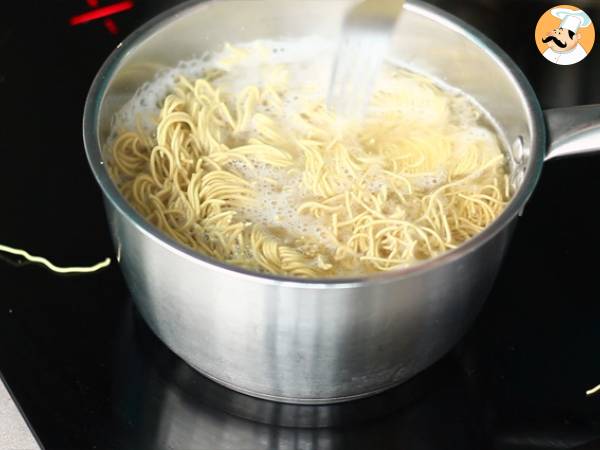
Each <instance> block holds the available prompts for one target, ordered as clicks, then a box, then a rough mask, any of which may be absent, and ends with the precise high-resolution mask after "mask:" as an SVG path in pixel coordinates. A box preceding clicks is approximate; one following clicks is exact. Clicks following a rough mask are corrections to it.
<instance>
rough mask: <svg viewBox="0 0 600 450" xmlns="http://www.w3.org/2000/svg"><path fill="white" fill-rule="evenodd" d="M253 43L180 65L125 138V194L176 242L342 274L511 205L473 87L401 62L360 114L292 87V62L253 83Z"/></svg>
mask: <svg viewBox="0 0 600 450" xmlns="http://www.w3.org/2000/svg"><path fill="white" fill-rule="evenodd" d="M252 48H257V47H243V48H234V47H230V46H229V47H227V48H226V50H225V51H224V53H223V57H222V58H221V60H220V65H219V64H217V63H215V64H214V65H213V66H212V67H211V66H208V67H207V68H206V69H205V70H204V73H203V75H202V76H201V77H199V78H197V79H188V78H186V77H184V76H180V77H179V78H178V81H177V82H176V84H175V85H174V86H173V87H172V89H171V92H170V93H169V94H168V95H167V96H166V98H164V100H163V101H162V103H161V104H160V115H159V117H158V118H157V119H156V124H155V126H154V127H152V128H148V127H147V126H146V127H144V126H143V124H141V123H138V125H137V127H130V128H129V129H118V130H117V131H116V132H115V134H114V139H113V140H112V141H111V143H110V148H109V153H108V158H107V160H108V167H109V170H110V171H111V176H112V178H113V180H114V181H115V182H116V183H117V185H118V187H119V189H120V190H121V192H122V193H123V195H124V196H125V197H126V198H127V200H128V201H129V202H130V203H131V204H132V205H133V206H134V208H135V209H136V210H137V211H139V213H140V214H142V215H143V216H144V217H145V218H147V220H149V221H150V222H151V223H152V224H154V225H155V226H156V227H158V228H160V229H161V230H163V231H164V232H165V233H167V234H168V235H170V236H172V237H173V238H175V239H176V240H177V241H179V242H181V243H182V244H185V245H187V246H189V247H191V248H192V249H195V250H197V251H198V252H201V253H203V254H206V255H209V256H212V257H214V258H216V259H218V260H221V261H224V262H227V263H230V264H234V265H238V266H241V267H245V268H247V269H251V270H255V271H260V272H267V273H273V274H282V275H291V276H298V277H323V276H340V275H341V276H343V275H352V274H357V273H369V272H376V271H387V270H392V269H395V268H398V267H404V266H408V265H410V264H413V263H415V262H418V261H420V260H424V259H427V258H432V257H435V256H436V255H439V254H441V253H443V252H445V251H447V250H449V249H453V248H455V247H457V246H458V245H460V244H461V243H462V242H464V241H466V240H467V239H469V238H471V237H472V236H474V235H476V234H477V233H479V232H480V231H481V230H483V229H484V228H485V227H486V226H488V225H489V224H490V222H492V221H493V220H494V218H496V217H497V216H498V214H499V213H500V212H501V211H502V210H503V208H504V206H505V204H506V202H507V200H508V199H509V197H510V188H509V184H508V176H507V173H506V168H505V166H506V161H505V157H504V155H503V153H502V151H501V149H500V146H499V144H498V140H497V138H496V136H495V134H494V133H492V132H491V131H489V130H488V129H487V128H485V127H482V126H481V125H478V123H479V120H480V112H479V110H478V109H477V108H476V107H474V106H473V105H472V103H471V102H470V101H469V100H467V99H466V98H465V97H464V96H462V95H458V94H454V93H450V92H447V91H445V90H442V89H440V88H439V87H437V86H436V85H435V84H434V83H433V82H432V81H431V80H429V79H428V78H425V77H422V76H419V75H416V74H413V73H410V72H407V71H404V70H401V69H398V68H394V67H391V66H390V67H387V68H386V69H385V71H384V74H383V75H382V80H380V82H378V86H377V89H376V90H375V94H374V97H373V99H372V102H371V105H370V107H369V111H368V114H367V116H366V118H365V119H364V120H363V121H362V122H361V123H349V122H345V121H344V120H342V119H341V118H339V117H336V115H335V114H334V113H332V112H331V111H329V110H328V109H327V107H326V106H325V104H324V101H323V98H324V97H323V96H319V95H317V94H314V89H313V88H311V87H306V89H304V87H303V86H300V87H298V86H296V87H294V89H292V84H291V81H290V79H291V78H292V75H293V73H292V72H293V68H291V67H289V66H287V65H285V64H275V63H273V64H270V63H269V62H268V61H267V62H263V63H262V65H261V66H260V68H261V71H262V72H261V77H260V82H256V83H253V84H249V85H247V86H245V87H243V88H240V86H239V82H238V81H237V78H239V77H242V75H243V74H244V71H248V70H249V69H248V66H247V65H244V61H247V60H248V59H249V58H252V57H253V54H252V50H251V49H252ZM264 59H265V57H264V56H263V60H264ZM234 81H235V83H234ZM236 83H237V84H236ZM306 85H307V86H308V83H307V84H306ZM302 89H304V90H302ZM311 89H313V90H311ZM304 94H306V95H304ZM290 105H292V106H293V107H292V106H290ZM117 125H118V123H117Z"/></svg>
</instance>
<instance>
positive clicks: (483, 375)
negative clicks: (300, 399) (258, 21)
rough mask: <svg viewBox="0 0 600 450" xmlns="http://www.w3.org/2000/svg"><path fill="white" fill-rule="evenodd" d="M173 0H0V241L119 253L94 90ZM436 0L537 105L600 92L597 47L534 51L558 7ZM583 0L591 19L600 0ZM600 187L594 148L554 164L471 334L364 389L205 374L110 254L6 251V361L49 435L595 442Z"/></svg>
mask: <svg viewBox="0 0 600 450" xmlns="http://www.w3.org/2000/svg"><path fill="white" fill-rule="evenodd" d="M175 3H177V2H175V1H160V2H158V1H156V2H150V1H148V0H146V1H142V0H128V1H118V0H102V1H100V0H87V1H86V0H57V1H53V2H26V1H22V2H5V3H3V6H2V8H3V9H4V11H3V12H2V14H0V22H1V25H2V26H1V27H0V50H1V51H0V58H1V59H0V61H1V62H0V100H1V102H2V103H1V104H2V108H1V112H0V118H1V126H0V155H1V157H0V158H1V159H0V161H1V163H0V169H1V172H0V173H1V176H0V192H2V213H0V218H1V219H0V242H2V243H5V244H8V245H13V246H17V247H22V248H27V249H28V250H30V251H31V252H32V253H35V254H41V255H45V256H48V257H51V258H52V259H53V260H54V261H55V262H56V263H59V264H64V265H72V264H86V263H90V264H92V263H95V262H97V261H99V260H101V259H103V258H104V257H105V256H113V249H112V245H111V242H110V238H109V233H108V227H107V224H106V220H105V217H104V211H103V206H102V198H101V194H100V191H99V189H98V188H97V186H96V185H95V182H94V180H93V177H92V175H91V172H90V170H89V168H88V165H87V162H86V159H85V155H84V151H83V144H82V138H81V117H82V111H83V104H84V101H85V96H86V93H87V90H88V88H89V86H90V83H91V81H92V78H93V76H94V74H95V72H96V71H97V70H98V68H99V66H100V65H101V63H102V62H103V60H104V59H105V58H106V56H107V55H108V54H109V52H110V51H111V50H112V49H113V48H114V47H115V46H116V45H117V44H118V43H119V41H120V40H121V39H123V37H124V36H126V35H127V34H128V33H129V32H131V31H132V30H133V29H134V28H135V27H137V26H139V25H140V24H142V23H143V22H144V21H146V20H147V19H149V18H150V17H153V16H155V15H156V14H158V13H160V12H161V11H162V10H164V9H166V8H168V7H170V6H173V5H174V4H175ZM435 3H437V4H438V5H439V6H440V7H442V8H444V9H447V10H448V11H450V12H452V13H454V14H456V15H458V16H459V17H461V18H462V19H464V20H465V21H467V22H468V23H471V24H472V25H474V26H475V27H477V28H479V29H480V30H482V31H483V32H484V33H485V34H487V35H488V36H489V37H490V38H492V39H493V40H495V41H496V42H497V43H498V44H499V45H500V46H501V47H503V48H504V50H505V51H506V52H507V53H508V54H509V55H510V56H511V57H513V58H514V59H515V60H516V62H517V63H518V65H519V66H520V67H521V69H522V70H523V72H524V73H525V75H526V76H527V77H528V78H529V80H530V82H531V83H532V85H533V87H534V90H535V91H536V93H537V94H538V96H539V98H540V102H541V104H542V106H543V107H544V108H552V107H559V106H570V105H576V104H586V103H600V83H598V80H600V50H598V49H596V50H594V51H592V52H591V53H590V55H589V56H588V57H587V58H586V59H585V60H584V61H582V62H581V63H579V64H577V65H574V66H555V65H553V64H551V63H549V62H548V61H546V60H545V59H544V58H542V57H541V55H540V54H539V53H538V52H537V50H536V48H535V45H534V41H533V30H534V28H535V24H536V22H537V19H538V18H539V16H540V15H541V14H542V13H543V12H544V11H545V10H547V9H548V8H549V7H551V6H553V4H552V3H550V2H547V1H541V0H540V1H523V0H513V1H500V0H470V1H465V2H451V1H442V0H439V1H437V2H435ZM577 6H581V7H582V8H584V9H585V10H586V11H587V12H588V14H590V16H591V17H592V19H593V20H596V23H600V3H598V2H592V1H581V2H580V4H578V5H577ZM481 76H485V74H481ZM599 147H600V143H599ZM598 198H600V156H587V157H578V158H573V159H569V160H557V161H552V162H549V163H548V164H547V165H546V167H545V168H544V173H543V176H542V179H541V181H540V184H539V187H538V189H537V190H536V192H535V193H534V195H533V197H532V199H531V201H530V202H529V204H528V205H527V207H526V209H525V211H524V214H523V216H522V218H521V220H520V223H519V227H518V228H517V231H516V233H515V236H514V240H513V242H512V245H511V247H510V251H509V253H508V255H507V257H506V259H505V262H504V265H503V268H502V271H501V273H500V275H499V277H498V279H497V282H496V284H495V288H494V290H493V292H492V294H491V295H490V297H489V299H488V301H487V302H486V305H485V307H484V309H483V311H482V312H481V314H480V315H479V317H478V319H477V321H476V323H475V325H474V326H473V327H472V329H471V330H470V331H469V333H468V334H467V335H466V336H465V337H464V339H463V340H462V342H461V343H460V344H459V345H458V346H457V347H456V348H455V349H453V350H452V351H451V352H450V353H449V354H448V355H447V356H446V357H444V358H443V359H442V360H441V361H440V362H438V363H437V364H435V365H434V366H433V367H431V368H430V369H427V370H426V371H425V372H423V373H422V374H420V375H418V376H417V377H415V378H414V379H412V380H410V381H409V382H407V383H405V384H403V385H401V386H399V387H397V388H394V389H392V390H391V391H388V392H385V393H382V394H380V395H378V396H375V397H372V398H369V399H364V400H360V401H357V402H351V403H347V404H342V405H325V406H294V405H286V404H278V403H272V402H268V401H264V400H258V399H254V398H252V397H248V396H245V395H242V394H238V393H235V392H232V391H229V390H227V389H225V388H223V387H221V386H219V385H217V384H215V383H213V382H211V381H209V380H207V379H206V378H204V377H202V376H201V375H199V374H198V373H196V372H195V371H194V370H193V369H191V368H190V367H189V366H188V365H187V364H185V363H184V362H183V361H181V360H180V359H179V358H178V357H176V356H175V355H174V354H172V353H171V352H170V351H169V350H168V349H167V348H166V347H165V346H164V345H163V344H162V343H160V342H159V341H158V340H157V339H156V338H155V337H154V335H153V334H152V333H151V332H150V331H149V330H148V328H147V327H146V325H145V324H144V322H143V321H142V320H141V319H140V318H139V316H138V313H137V312H136V310H135V308H134V306H133V305H132V302H131V300H130V296H129V293H128V291H127V288H126V286H125V284H124V281H123V279H122V277H121V274H120V272H119V269H118V266H117V265H116V264H113V265H112V266H111V267H109V268H108V269H106V270H103V271H101V272H97V273H95V274H92V275H85V276H83V275H81V276H75V275H73V276H57V275H56V274H53V273H51V272H49V271H47V270H45V269H44V268H43V267H40V266H37V265H32V264H26V263H25V262H23V261H21V260H19V259H16V258H12V257H5V256H0V288H1V289H0V372H1V374H2V376H3V378H4V380H5V382H6V384H7V385H8V387H9V389H10V391H11V393H12V395H13V398H14V399H15V401H16V402H17V404H18V405H19V407H20V408H21V410H22V412H23V414H24V416H25V417H26V419H27V421H28V423H29V425H30V427H31V429H32V430H33V432H34V433H35V435H36V436H37V438H38V440H39V442H40V445H41V446H43V447H44V448H46V449H78V450H81V449H144V450H149V449H207V450H208V449H210V450H219V449H236V450H237V449H293V448H298V449H353V448H356V449H365V448H382V449H477V450H482V449H499V450H504V449H550V448H552V449H573V448H578V449H592V448H600V395H597V396H586V394H585V391H586V390H587V389H589V388H591V387H593V386H595V385H597V384H598V383H600V283H599V275H600V270H599V268H600V265H599V263H598V259H597V255H599V254H600V231H599V230H600V214H599V213H598V209H599V207H598V204H599V203H598Z"/></svg>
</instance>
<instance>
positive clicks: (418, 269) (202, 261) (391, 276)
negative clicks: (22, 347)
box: [83, 0, 546, 289]
mask: <svg viewBox="0 0 600 450" xmlns="http://www.w3.org/2000/svg"><path fill="white" fill-rule="evenodd" d="M215 1H219V0H208V1H203V0H189V1H186V2H184V3H182V4H180V5H177V6H175V7H173V8H170V9H168V10H166V11H164V12H163V13H161V14H159V15H158V16H156V17H154V18H152V19H150V20H149V21H147V22H146V23H144V24H143V25H142V26H140V27H139V28H137V29H136V30H134V31H133V32H132V33H131V34H130V35H129V36H127V37H126V38H125V39H124V40H123V41H122V42H121V43H120V44H118V45H117V47H116V48H115V49H114V50H113V51H112V53H111V54H110V55H109V56H108V58H107V59H106V61H105V62H104V63H103V64H102V66H101V68H100V70H99V71H98V73H97V75H96V76H95V78H94V80H93V82H92V85H91V87H90V90H89V92H88V95H87V98H86V102H85V107H84V113H83V141H84V146H85V151H86V155H87V159H88V163H89V165H90V167H91V169H92V172H93V174H94V177H95V178H96V181H97V183H98V184H99V185H100V188H101V189H102V192H103V194H104V196H105V197H106V198H107V199H108V200H109V201H110V203H111V204H112V205H113V206H114V207H115V208H116V209H117V210H118V211H119V212H120V213H121V214H123V215H124V216H125V217H127V218H128V219H130V220H131V221H132V222H133V224H134V225H135V227H136V228H137V230H138V231H140V232H142V233H143V234H144V235H146V236H147V237H148V238H150V239H152V240H154V241H155V242H157V243H158V244H160V245H161V246H163V247H165V248H166V249H168V250H170V251H172V252H175V253H178V254H179V255H180V256H182V257H184V258H187V259H188V260H191V261H192V262H194V263H196V264H198V265H199V266H203V267H205V268H207V269H211V270H219V271H223V272H227V273H229V274H232V275H236V276H241V277H249V278H252V279H254V281H256V282H260V283H266V284H278V285H293V286H296V287H305V288H316V287H322V288H329V289H331V288H352V287H356V286H364V285H368V284H382V283H387V282H392V281H397V280H399V279H403V278H409V277H412V276H416V275H419V274H421V273H423V272H426V271H430V270H434V269H437V268H440V267H442V266H445V265H447V264H451V263H453V262H455V261H457V260H458V259H460V258H461V257H463V256H464V255H466V254H468V253H470V252H473V251H475V250H477V249H478V248H479V247H480V246H482V245H484V244H485V243H486V242H488V241H489V240H490V239H492V238H493V237H494V236H495V235H496V234H498V233H499V232H500V231H502V230H503V229H504V228H505V227H507V226H508V225H509V223H510V222H511V221H512V220H513V219H514V217H515V216H516V215H518V214H520V213H521V211H522V210H523V208H524V206H525V204H526V202H527V200H528V199H529V197H530V196H531V194H532V193H533V190H534V189H535V186H536V185H537V182H538V180H539V177H540V174H541V171H542V165H543V161H544V155H545V148H546V127H545V122H544V118H543V113H542V109H541V107H540V105H539V102H538V99H537V97H536V95H535V93H534V91H533V88H532V87H531V85H530V84H529V81H528V80H527V78H526V77H525V75H524V74H523V72H522V71H521V70H520V69H519V67H518V66H517V65H516V63H515V62H514V61H513V60H512V59H511V58H510V57H509V56H508V55H507V54H506V53H505V52H504V51H503V50H502V49H501V48H500V47H499V46H498V45H496V44H495V43H494V42H493V41H492V40H491V39H489V38H487V37H486V36H485V35H484V34H483V33H481V32H480V31H478V30H477V29H475V28H474V27H472V26H471V25H469V24H467V23H465V22H464V21H462V20H461V19H459V18H457V17H455V16H453V15H452V14H450V13H448V12H446V11H444V10H442V9H440V8H438V7H435V6H433V5H430V4H427V3H425V2H422V1H421V0H407V1H406V3H405V5H404V7H405V8H406V9H407V10H409V11H412V12H415V13H417V14H420V15H422V16H425V17H429V18H432V19H433V20H436V21H438V22H439V23H441V24H442V25H444V26H446V27H448V28H450V29H452V30H454V31H455V32H457V33H459V34H461V35H462V36H464V37H466V38H467V39H469V40H470V41H472V42H474V43H475V44H476V45H477V46H478V47H480V48H481V49H483V51H485V53H487V55H488V56H489V57H490V58H492V59H493V60H494V61H495V63H496V64H497V65H498V66H500V67H501V68H502V69H503V71H504V72H505V73H506V74H507V75H508V77H509V79H511V80H512V81H513V83H514V85H515V87H516V88H517V90H518V92H519V95H520V97H521V98H522V99H524V100H525V105H526V114H527V118H528V126H529V132H530V134H531V145H530V147H531V150H530V157H529V162H528V168H527V171H526V173H525V176H524V178H523V182H522V183H521V186H520V187H519V189H518V190H517V192H516V193H515V194H514V195H513V197H512V199H511V200H510V201H509V203H508V204H507V206H506V207H505V209H504V211H502V213H501V214H500V215H499V216H498V217H497V218H496V219H495V220H494V221H493V222H492V223H491V224H490V225H489V226H488V227H486V228H485V229H484V230H483V231H482V232H480V233H479V234H477V235H476V236H474V237H472V238H471V239H469V240H468V241H466V242H464V243H462V244H461V245H459V246H458V247H457V248H455V249H452V250H449V251H447V252H445V253H443V254H441V255H439V256H436V257H434V258H431V259H427V260H424V261H422V262H419V263H416V264H414V265H411V266H409V267H405V268H400V269H395V270H391V271H389V272H379V273H373V274H368V275H364V276H353V277H331V278H296V277H289V276H281V275H274V274H266V273H258V272H254V271H251V270H247V269H244V268H241V267H238V266H233V265H230V264H226V263H224V262H221V261H219V260H217V259H215V258H212V257H209V256H206V255H203V254H201V253H198V252H196V251H194V250H192V249H191V248H188V247H186V246H185V245H183V244H181V243H179V242H178V241H176V240H175V239H173V238H171V237H170V236H168V235H167V234H165V233H164V232H162V231H161V230H160V229H158V228H156V227H154V226H153V225H152V224H151V223H150V222H148V221H147V220H146V219H145V218H144V217H143V216H142V215H140V214H139V213H138V212H137V211H136V210H135V209H134V208H133V207H132V206H131V205H129V203H128V202H127V200H126V199H125V198H124V197H123V196H122V195H121V193H120V192H119V190H118V189H117V187H116V186H115V184H114V183H113V181H112V179H111V178H110V176H109V174H108V171H107V170H106V167H105V166H104V162H103V159H102V150H101V148H100V145H99V138H98V121H99V116H100V114H99V113H100V107H101V105H102V102H103V99H104V95H105V93H106V89H107V87H108V86H109V85H110V82H111V80H112V79H113V76H114V74H115V73H116V72H117V71H118V69H119V66H120V64H121V62H122V61H123V59H124V58H125V57H126V56H128V55H129V54H131V53H133V52H135V51H136V50H137V49H138V48H139V47H140V46H142V45H143V41H144V40H145V39H146V38H147V37H149V36H150V35H152V34H153V33H154V32H156V31H158V30H160V29H161V28H162V27H163V26H165V25H166V24H168V23H171V22H172V21H175V20H178V19H179V18H180V17H181V16H182V15H185V14H186V13H187V12H189V11H191V10H193V9H196V8H207V7H210V4H211V3H214V2H215ZM117 259H119V258H117Z"/></svg>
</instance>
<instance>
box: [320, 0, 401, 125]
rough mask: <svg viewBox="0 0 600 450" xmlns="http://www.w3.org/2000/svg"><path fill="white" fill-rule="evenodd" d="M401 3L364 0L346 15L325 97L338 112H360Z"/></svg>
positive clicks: (357, 114)
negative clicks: (327, 92)
mask: <svg viewBox="0 0 600 450" xmlns="http://www.w3.org/2000/svg"><path fill="white" fill-rule="evenodd" d="M403 4H404V0H364V1H362V2H361V3H359V4H358V5H356V6H355V7H354V8H352V9H351V10H350V11H349V12H348V14H347V15H346V17H345V19H344V23H343V26H342V33H341V38H340V43H339V45H338V49H337V52H336V55H335V60H334V65H333V70H332V72H331V81H330V85H329V94H328V99H327V104H328V106H329V107H330V108H331V109H333V110H334V111H336V112H337V113H338V114H339V115H341V116H343V117H347V118H351V119H359V118H360V117H361V116H362V115H363V113H364V111H365V109H366V106H367V104H368V100H369V98H370V96H371V91H372V89H373V84H374V83H375V79H376V77H377V74H378V73H379V69H380V67H381V64H382V63H383V60H384V58H385V56H386V55H387V52H388V49H389V47H390V42H391V38H392V33H393V31H394V26H395V25H396V22H397V19H398V15H399V14H400V12H401V10H402V6H403Z"/></svg>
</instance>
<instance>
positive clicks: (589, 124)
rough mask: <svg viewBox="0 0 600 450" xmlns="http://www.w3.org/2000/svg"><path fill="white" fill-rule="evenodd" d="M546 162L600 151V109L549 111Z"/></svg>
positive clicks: (577, 107)
mask: <svg viewBox="0 0 600 450" xmlns="http://www.w3.org/2000/svg"><path fill="white" fill-rule="evenodd" d="M544 115H545V116H546V124H547V126H548V152H547V153H546V158H545V159H546V161H548V160H550V159H555V158H562V157H565V156H573V155H578V154H581V153H594V152H599V151H600V105H585V106H575V107H572V108H556V109H549V110H546V111H545V112H544Z"/></svg>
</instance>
